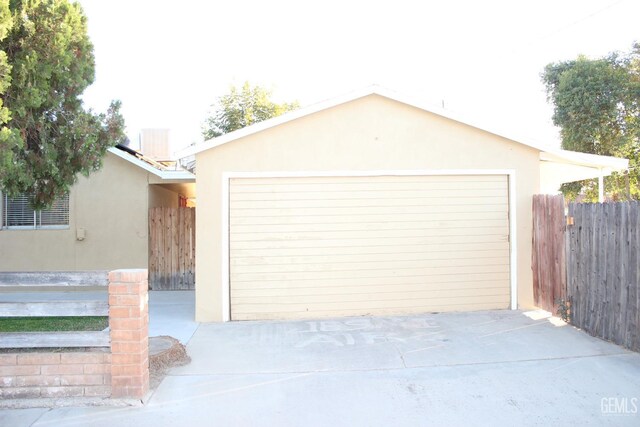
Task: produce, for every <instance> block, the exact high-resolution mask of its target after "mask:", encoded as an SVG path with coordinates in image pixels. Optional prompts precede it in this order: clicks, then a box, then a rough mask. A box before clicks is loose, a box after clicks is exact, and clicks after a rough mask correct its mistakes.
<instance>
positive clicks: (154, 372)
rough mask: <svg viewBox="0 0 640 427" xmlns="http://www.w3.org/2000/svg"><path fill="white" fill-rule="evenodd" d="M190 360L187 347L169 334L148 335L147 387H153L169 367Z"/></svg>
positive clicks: (185, 363) (156, 385)
mask: <svg viewBox="0 0 640 427" xmlns="http://www.w3.org/2000/svg"><path fill="white" fill-rule="evenodd" d="M190 362H191V358H190V357H189V355H188V354H187V349H186V348H185V346H184V345H182V344H181V343H180V341H178V340H177V339H175V338H173V337H169V336H166V335H165V336H159V337H149V387H150V388H151V389H155V388H156V387H158V385H159V384H160V382H161V381H162V379H163V378H164V377H165V376H166V375H167V372H168V371H169V369H171V368H173V367H175V366H184V365H187V364H189V363H190Z"/></svg>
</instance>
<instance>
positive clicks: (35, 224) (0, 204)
mask: <svg viewBox="0 0 640 427" xmlns="http://www.w3.org/2000/svg"><path fill="white" fill-rule="evenodd" d="M23 197H24V195H23ZM65 197H66V224H45V225H43V224H42V212H43V210H34V211H33V220H32V224H31V225H7V223H8V219H9V209H7V206H8V204H9V201H10V200H11V199H10V198H9V196H8V195H7V194H6V193H3V192H1V191H0V230H69V229H70V228H71V209H70V206H71V205H70V194H69V193H66V195H65ZM58 200H59V199H58ZM47 211H48V210H44V212H47ZM63 215H64V214H63Z"/></svg>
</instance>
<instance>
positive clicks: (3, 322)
mask: <svg viewBox="0 0 640 427" xmlns="http://www.w3.org/2000/svg"><path fill="white" fill-rule="evenodd" d="M107 326H109V318H108V317H106V316H79V317H5V318H0V332H49V331H58V332H60V331H101V330H103V329H105V328H106V327H107Z"/></svg>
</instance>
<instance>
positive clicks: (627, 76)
mask: <svg viewBox="0 0 640 427" xmlns="http://www.w3.org/2000/svg"><path fill="white" fill-rule="evenodd" d="M542 80H543V82H544V83H545V85H546V89H547V95H548V99H549V101H550V102H552V103H553V105H554V114H553V122H554V124H556V125H557V126H559V127H560V134H561V137H562V147H563V148H564V149H567V150H574V151H581V152H586V153H592V154H601V155H608V156H618V157H626V158H628V159H629V160H630V165H629V166H630V169H629V172H628V175H627V174H618V173H615V174H614V175H612V176H611V177H609V178H607V179H606V180H605V191H606V193H607V194H608V195H609V197H611V198H613V199H616V200H625V199H628V198H634V199H638V198H640V186H639V182H638V178H639V175H640V171H639V170H638V163H639V162H640V142H639V141H640V44H635V45H634V46H633V49H632V51H631V52H630V53H628V54H620V53H611V54H609V55H608V56H606V57H604V58H598V59H588V58H586V57H584V56H580V57H578V58H577V59H575V60H572V61H564V62H559V63H553V64H549V65H547V66H546V67H545V70H544V72H543V74H542ZM597 191H598V190H597V184H596V183H594V181H593V180H587V181H581V182H578V183H571V184H567V185H565V186H563V192H564V193H565V195H567V196H568V197H569V198H575V197H576V196H577V195H578V194H583V195H585V196H586V198H587V200H597Z"/></svg>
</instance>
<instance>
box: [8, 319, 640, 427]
mask: <svg viewBox="0 0 640 427" xmlns="http://www.w3.org/2000/svg"><path fill="white" fill-rule="evenodd" d="M534 314H535V313H534ZM534 317H535V316H534ZM188 350H189V353H190V355H191V357H192V363H191V364H190V365H188V366H185V367H181V368H178V369H174V370H173V371H172V372H171V374H170V375H169V376H168V377H167V378H166V379H165V380H164V381H163V382H162V384H161V385H160V386H159V387H158V389H157V390H156V391H155V393H154V394H153V395H152V397H151V399H150V400H149V402H148V403H147V405H146V406H144V407H139V408H57V409H52V410H45V409H30V410H21V411H17V410H13V411H3V412H0V425H12V426H21V425H24V426H28V425H34V426H84V425H91V426H92V427H99V426H109V427H113V426H137V427H144V426H153V427H158V426H174V425H184V426H214V425H221V426H224V425H229V426H299V425H310V426H332V427H335V426H390V425H393V426H423V425H487V426H496V425H509V426H510V425H514V424H521V425H553V424H558V425H559V424H567V423H571V424H572V425H582V424H586V425H633V426H637V425H640V414H638V413H637V412H638V411H639V410H640V400H639V399H640V354H637V353H632V352H628V351H625V350H624V349H622V348H621V347H618V346H615V345H612V344H609V343H606V342H603V341H600V340H598V339H596V338H592V337H590V336H588V335H586V334H584V333H583V332H581V331H578V330H576V329H574V328H573V327H571V326H556V325H554V324H552V323H551V322H549V320H548V319H537V320H536V319H532V318H530V317H527V316H525V315H524V314H523V313H522V312H520V311H490V312H476V313H451V314H428V315H421V316H408V317H375V318H370V317H354V318H343V319H332V320H321V321H298V322H242V323H227V324H201V325H200V326H199V327H198V328H197V330H196V332H195V334H194V335H193V337H192V338H191V339H190V341H189V344H188Z"/></svg>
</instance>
